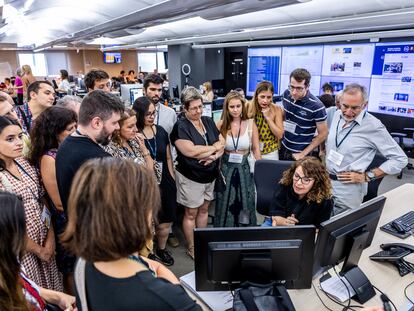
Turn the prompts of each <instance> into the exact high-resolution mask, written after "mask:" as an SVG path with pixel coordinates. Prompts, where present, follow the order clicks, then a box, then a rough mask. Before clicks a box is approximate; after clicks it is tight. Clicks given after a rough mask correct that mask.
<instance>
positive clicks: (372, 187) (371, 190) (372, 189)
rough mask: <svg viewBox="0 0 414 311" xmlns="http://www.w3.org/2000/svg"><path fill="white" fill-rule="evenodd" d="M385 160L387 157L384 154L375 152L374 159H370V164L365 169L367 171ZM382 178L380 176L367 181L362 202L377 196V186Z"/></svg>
mask: <svg viewBox="0 0 414 311" xmlns="http://www.w3.org/2000/svg"><path fill="white" fill-rule="evenodd" d="M386 160H387V159H386V158H385V157H384V156H382V155H381V154H379V153H377V154H376V155H375V157H374V159H372V162H371V164H370V165H369V166H368V168H367V171H369V170H371V169H373V168H376V167H379V166H380V165H381V164H382V163H384V162H385V161H386ZM383 179H384V178H383V177H381V178H378V179H375V180H373V181H370V182H369V183H368V191H367V194H366V195H365V196H364V199H363V200H362V202H366V201H369V200H371V199H373V198H375V197H377V196H378V188H379V186H380V184H381V182H382V180H383Z"/></svg>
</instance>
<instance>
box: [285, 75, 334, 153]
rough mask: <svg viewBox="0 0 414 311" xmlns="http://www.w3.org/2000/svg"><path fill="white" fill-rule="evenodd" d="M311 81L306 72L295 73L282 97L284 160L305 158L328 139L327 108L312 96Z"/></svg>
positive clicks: (291, 76)
mask: <svg viewBox="0 0 414 311" xmlns="http://www.w3.org/2000/svg"><path fill="white" fill-rule="evenodd" d="M310 79H311V75H310V73H309V71H307V70H306V69H303V68H298V69H295V70H293V71H292V73H291V74H290V77H289V80H290V82H289V87H288V90H286V91H285V92H284V93H283V107H284V109H285V122H284V124H283V125H284V130H285V132H284V135H283V139H282V146H281V149H280V151H279V157H280V159H281V160H300V159H302V158H304V157H305V156H307V155H308V154H310V153H311V152H312V151H313V150H314V149H315V148H316V147H318V146H319V145H320V144H322V143H323V142H324V141H325V139H326V137H327V136H328V126H327V124H326V111H325V106H324V105H323V104H322V103H321V101H320V100H319V99H318V98H317V97H316V96H313V95H312V94H311V93H310V92H309V84H310ZM316 131H317V135H315V134H316Z"/></svg>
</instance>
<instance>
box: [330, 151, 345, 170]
mask: <svg viewBox="0 0 414 311" xmlns="http://www.w3.org/2000/svg"><path fill="white" fill-rule="evenodd" d="M327 159H328V160H329V161H331V162H332V163H333V164H335V165H336V166H340V165H341V163H342V160H343V159H344V156H343V155H342V154H340V153H339V152H338V151H335V150H333V149H331V150H330V151H329V154H328V157H327Z"/></svg>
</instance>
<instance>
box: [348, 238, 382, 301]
mask: <svg viewBox="0 0 414 311" xmlns="http://www.w3.org/2000/svg"><path fill="white" fill-rule="evenodd" d="M368 235H369V232H367V231H364V232H361V233H359V234H357V235H354V236H353V237H352V240H351V241H350V242H351V248H350V251H349V253H348V254H347V256H346V258H345V261H344V265H343V266H342V270H341V272H340V275H342V276H344V277H345V279H346V280H347V281H348V282H349V284H351V286H352V288H353V289H354V291H355V293H356V294H355V296H354V297H352V298H353V299H354V300H355V301H357V302H359V303H360V304H364V303H365V302H367V301H368V300H370V299H371V298H372V297H374V296H375V291H374V288H373V287H372V284H371V282H370V281H369V280H368V278H367V276H366V275H365V274H364V272H362V270H361V269H360V268H358V261H359V258H360V257H361V253H362V251H363V249H364V246H365V242H366V240H367V238H368Z"/></svg>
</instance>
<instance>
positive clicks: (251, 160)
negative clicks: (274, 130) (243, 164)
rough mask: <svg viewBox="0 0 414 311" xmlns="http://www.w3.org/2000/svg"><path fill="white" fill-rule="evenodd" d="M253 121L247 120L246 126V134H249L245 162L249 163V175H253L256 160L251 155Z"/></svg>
mask: <svg viewBox="0 0 414 311" xmlns="http://www.w3.org/2000/svg"><path fill="white" fill-rule="evenodd" d="M252 123H253V119H249V124H248V128H247V130H248V133H249V155H248V156H247V162H249V166H250V173H252V174H253V173H254V164H255V163H256V159H255V157H254V155H253V153H252V131H253V126H252Z"/></svg>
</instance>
